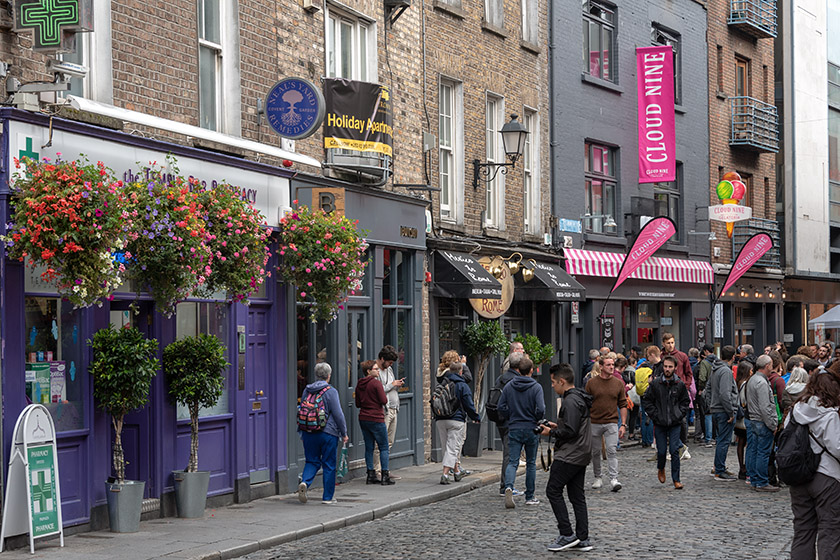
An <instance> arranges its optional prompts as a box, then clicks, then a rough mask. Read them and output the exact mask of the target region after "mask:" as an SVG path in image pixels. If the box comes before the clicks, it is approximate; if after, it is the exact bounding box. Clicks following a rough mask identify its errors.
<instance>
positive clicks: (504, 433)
mask: <svg viewBox="0 0 840 560" xmlns="http://www.w3.org/2000/svg"><path fill="white" fill-rule="evenodd" d="M496 429H497V430H499V437H500V438H502V473H501V478H499V490H504V489H505V478H507V466H508V462H510V447H508V429H507V425H505V426H499V425H498V424H496Z"/></svg>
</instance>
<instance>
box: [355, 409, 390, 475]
mask: <svg viewBox="0 0 840 560" xmlns="http://www.w3.org/2000/svg"><path fill="white" fill-rule="evenodd" d="M359 426H360V427H361V428H362V435H363V436H364V438H365V466H366V467H367V470H369V471H372V470H373V449H374V443H375V444H376V447H379V458H380V460H381V461H382V470H383V471H387V470H388V457H389V453H388V429H387V428H386V427H385V422H371V421H370V420H359Z"/></svg>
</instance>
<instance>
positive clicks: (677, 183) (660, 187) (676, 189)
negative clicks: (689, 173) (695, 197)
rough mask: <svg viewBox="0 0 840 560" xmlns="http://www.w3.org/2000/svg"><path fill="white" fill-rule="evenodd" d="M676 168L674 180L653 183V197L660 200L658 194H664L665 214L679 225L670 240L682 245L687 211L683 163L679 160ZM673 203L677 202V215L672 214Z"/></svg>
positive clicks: (672, 242) (674, 243) (671, 242)
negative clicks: (683, 225)
mask: <svg viewBox="0 0 840 560" xmlns="http://www.w3.org/2000/svg"><path fill="white" fill-rule="evenodd" d="M676 169H677V172H676V179H675V180H674V181H667V182H657V183H653V199H654V200H658V198H657V195H660V196H664V199H665V206H666V213H665V214H664V215H665V216H666V217H668V218H671V219H672V220H673V221H674V224H676V226H677V233H676V235H674V236H673V237H672V238H671V239H670V240H669V241H668V242H669V243H670V244H673V245H680V244H681V243H682V240H683V235H682V231H683V228H682V218H683V215H684V213H685V212H684V210H683V201H684V198H685V197H684V196H683V185H684V183H683V164H682V162H681V161H678V162H677V167H676ZM672 204H676V211H677V215H676V216H672V215H671V208H672ZM661 215H662V214H657V217H659V216H661Z"/></svg>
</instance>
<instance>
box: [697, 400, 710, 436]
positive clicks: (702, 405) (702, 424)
mask: <svg viewBox="0 0 840 560" xmlns="http://www.w3.org/2000/svg"><path fill="white" fill-rule="evenodd" d="M705 435H706V399H705V398H704V397H703V395H702V394H701V395H697V398H696V399H694V440H695V441H698V440H701V439H703V438H704V436H705ZM709 437H711V435H710V436H709Z"/></svg>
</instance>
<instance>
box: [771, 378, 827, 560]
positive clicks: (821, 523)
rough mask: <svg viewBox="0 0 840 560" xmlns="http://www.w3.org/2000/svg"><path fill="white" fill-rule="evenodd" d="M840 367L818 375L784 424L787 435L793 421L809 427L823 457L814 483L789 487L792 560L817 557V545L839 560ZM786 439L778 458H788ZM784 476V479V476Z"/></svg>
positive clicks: (812, 441)
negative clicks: (784, 455) (791, 521)
mask: <svg viewBox="0 0 840 560" xmlns="http://www.w3.org/2000/svg"><path fill="white" fill-rule="evenodd" d="M837 369H838V368H833V367H832V368H830V369H829V370H828V371H826V370H820V371H818V372H815V373H814V374H813V375H812V376H811V378H810V379H809V380H808V384H807V385H806V386H805V390H804V391H803V393H802V396H801V397H800V398H799V400H798V401H797V402H796V403H795V404H794V405H793V408H792V409H791V412H790V414H788V417H787V419H786V421H785V432H787V431H788V428H787V426H788V424H790V422H791V419H793V420H795V421H796V423H797V424H800V425H803V426H807V427H808V430H809V432H810V438H809V439H810V445H811V451H812V452H813V453H814V454H816V455H817V456H819V466H818V467H817V471H816V474H814V477H813V479H811V480H810V481H808V482H806V483H803V484H792V485H791V487H790V507H791V510H793V543H791V547H790V557H791V559H792V560H812V559H813V558H815V549H814V541H816V545H817V549H818V551H819V557H820V560H825V559H828V558H840V372H838V371H837ZM783 439H784V438H780V443H779V451H778V452H777V457H779V458H781V457H782V456H783V449H782V448H783V446H784V443H783ZM803 441H804V440H803ZM806 449H807V448H806ZM780 468H781V463H780ZM780 476H782V478H784V473H781V474H780Z"/></svg>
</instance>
